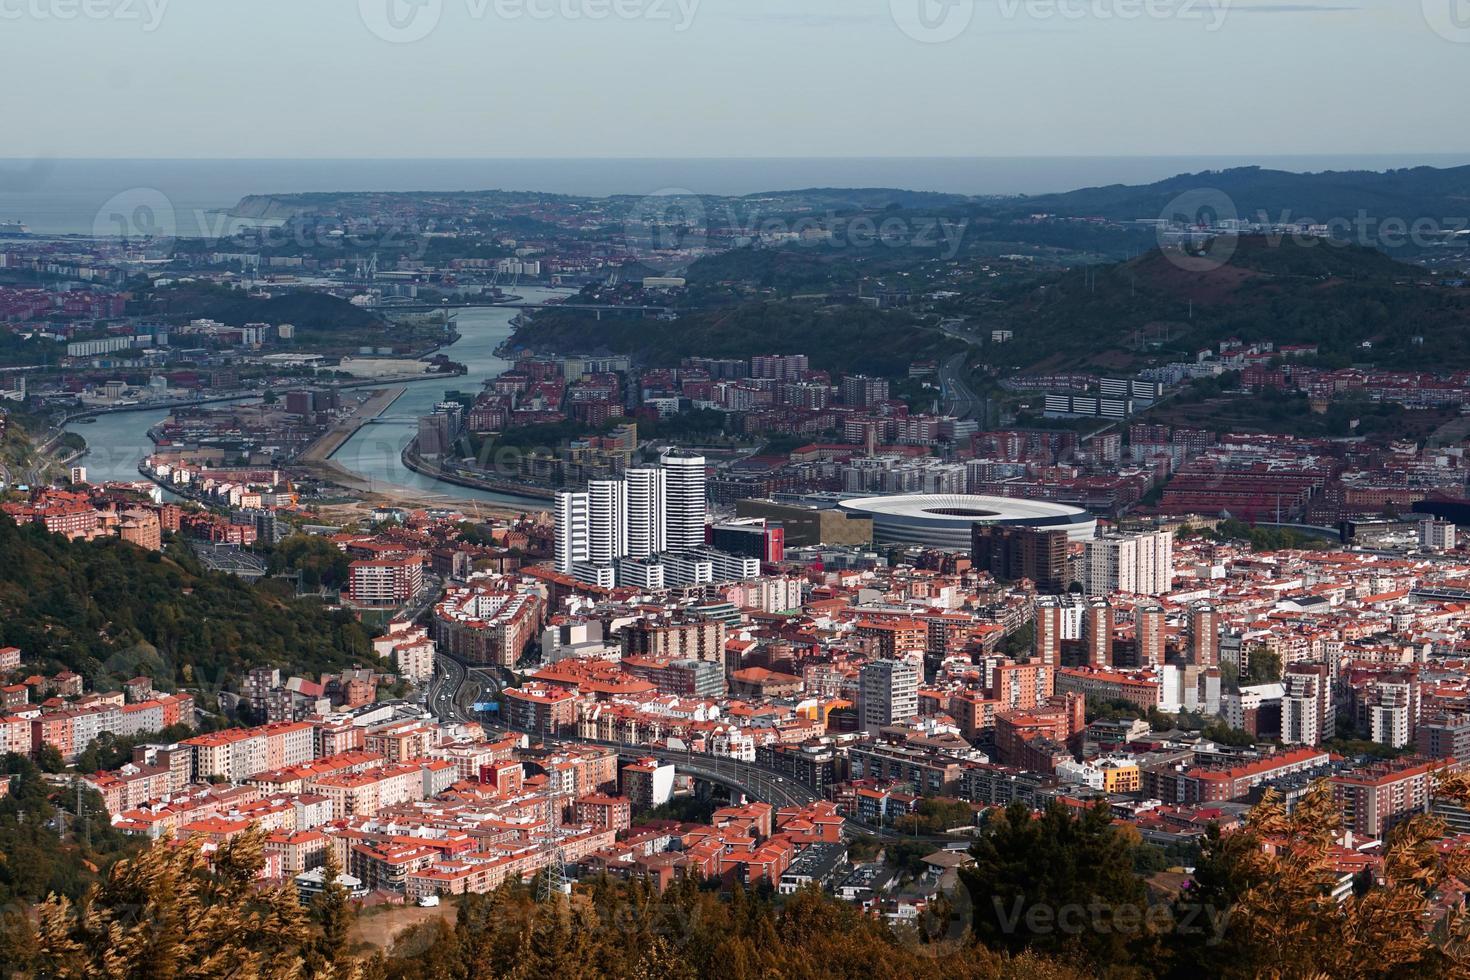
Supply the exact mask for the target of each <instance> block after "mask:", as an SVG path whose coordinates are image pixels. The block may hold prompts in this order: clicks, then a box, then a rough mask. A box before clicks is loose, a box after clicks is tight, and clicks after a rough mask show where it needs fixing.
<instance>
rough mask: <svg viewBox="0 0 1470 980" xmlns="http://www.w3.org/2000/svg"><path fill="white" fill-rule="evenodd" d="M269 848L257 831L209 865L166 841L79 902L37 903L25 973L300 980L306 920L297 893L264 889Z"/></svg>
mask: <svg viewBox="0 0 1470 980" xmlns="http://www.w3.org/2000/svg"><path fill="white" fill-rule="evenodd" d="M264 846H265V833H264V832H263V831H259V830H252V831H248V832H246V833H243V834H241V835H239V836H237V837H235V838H234V839H232V840H230V841H228V842H226V843H224V844H222V845H220V847H219V849H218V850H217V851H215V853H214V854H213V855H212V857H206V856H205V854H204V852H203V851H202V850H201V849H200V848H199V847H198V846H194V845H191V844H183V845H180V846H174V845H173V842H172V841H167V840H165V841H164V842H162V843H160V844H159V845H157V846H155V847H152V848H149V849H148V850H147V851H144V852H143V853H142V854H141V855H139V856H138V857H136V858H132V859H129V860H126V861H120V862H118V864H117V865H116V866H114V868H113V870H112V872H111V874H109V875H108V877H107V881H106V882H105V883H103V884H101V885H99V886H95V887H94V888H92V889H91V890H90V891H89V892H88V893H87V894H86V895H85V896H83V897H82V899H81V900H80V901H78V902H76V903H73V902H71V901H70V900H69V899H66V898H62V897H53V898H51V899H48V900H47V901H46V902H45V903H43V904H42V905H41V907H40V909H39V913H38V921H37V926H36V952H35V954H34V956H33V957H32V960H31V962H30V963H29V964H26V968H28V969H29V970H30V971H31V972H32V973H34V974H35V975H40V976H47V977H56V978H59V980H72V978H75V980H84V978H86V980H90V978H108V980H133V978H138V980H142V978H149V977H178V978H186V980H192V978H201V980H203V978H214V977H228V976H237V977H247V976H248V977H262V978H267V980H274V978H280V980H286V978H296V977H300V976H302V950H303V949H304V948H305V946H306V944H307V941H308V939H309V936H310V931H309V927H308V925H307V921H306V915H305V912H304V911H303V910H302V908H301V903H300V902H299V901H298V900H297V898H296V890H295V888H293V887H290V886H289V885H288V886H284V887H276V888H265V889H262V888H260V887H259V882H258V878H259V874H260V870H261V868H262V867H264V865H265V852H264ZM330 975H331V976H334V977H339V978H340V977H343V976H345V975H344V974H341V973H336V974H330Z"/></svg>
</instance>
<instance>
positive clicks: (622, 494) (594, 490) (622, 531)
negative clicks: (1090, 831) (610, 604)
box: [587, 480, 628, 565]
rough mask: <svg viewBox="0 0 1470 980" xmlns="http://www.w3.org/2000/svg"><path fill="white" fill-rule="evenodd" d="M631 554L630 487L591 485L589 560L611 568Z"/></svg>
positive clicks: (602, 482) (607, 482)
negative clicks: (629, 531)
mask: <svg viewBox="0 0 1470 980" xmlns="http://www.w3.org/2000/svg"><path fill="white" fill-rule="evenodd" d="M627 553H628V485H627V484H626V483H624V482H623V481H622V480H593V481H591V482H590V483H588V484H587V560H588V561H590V562H591V563H592V564H594V565H611V564H612V563H613V562H615V561H617V560H618V559H619V558H622V557H623V556H624V555H626V554H627Z"/></svg>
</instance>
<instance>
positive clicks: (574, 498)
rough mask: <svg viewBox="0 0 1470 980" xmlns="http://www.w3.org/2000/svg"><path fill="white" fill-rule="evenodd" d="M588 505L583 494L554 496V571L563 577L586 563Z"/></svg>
mask: <svg viewBox="0 0 1470 980" xmlns="http://www.w3.org/2000/svg"><path fill="white" fill-rule="evenodd" d="M588 505H589V500H588V496H587V494H585V493H559V494H557V495H556V570H557V571H558V572H561V573H562V574H563V575H570V574H572V570H573V568H574V567H575V566H576V565H577V564H578V563H585V562H586V561H587V557H588V545H589V542H588V535H587V530H588V527H587V526H588V519H587V517H588Z"/></svg>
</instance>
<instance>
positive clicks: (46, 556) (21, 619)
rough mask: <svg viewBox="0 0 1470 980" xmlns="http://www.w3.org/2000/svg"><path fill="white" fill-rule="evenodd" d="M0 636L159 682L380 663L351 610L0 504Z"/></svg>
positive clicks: (49, 656) (200, 683) (205, 683)
mask: <svg viewBox="0 0 1470 980" xmlns="http://www.w3.org/2000/svg"><path fill="white" fill-rule="evenodd" d="M0 558H3V560H0V646H16V647H20V648H21V649H22V650H24V651H25V652H26V654H27V656H28V658H29V659H30V660H33V661H39V662H41V663H42V664H44V666H45V668H46V669H47V670H48V671H55V670H58V669H61V668H65V669H69V670H74V671H76V672H77V673H79V674H82V675H83V676H84V677H86V678H88V679H89V680H91V681H96V680H97V679H99V678H103V677H106V678H108V679H110V680H112V681H114V682H117V681H121V680H126V679H128V678H129V677H135V676H138V675H139V674H147V675H149V676H151V677H153V678H154V680H155V681H156V682H157V684H158V686H159V687H160V688H161V689H165V690H173V689H175V688H182V687H189V688H195V689H198V688H201V687H202V688H204V689H207V690H212V689H217V688H219V687H222V686H226V685H228V684H230V683H231V682H233V681H234V680H235V679H237V678H239V677H240V676H241V675H242V674H243V673H244V672H245V671H246V670H248V669H249V668H251V667H256V666H278V667H281V668H282V669H285V670H289V671H292V672H299V673H303V674H310V675H312V676H316V675H318V674H320V673H322V672H323V671H334V670H341V669H343V668H345V667H350V666H352V665H355V664H356V665H362V666H373V667H381V666H382V664H381V663H380V662H379V661H378V659H377V657H376V656H375V655H374V654H373V652H372V648H371V645H370V644H369V642H368V637H367V634H366V633H364V632H363V629H362V627H361V625H359V624H358V623H357V622H356V621H355V620H354V619H353V618H352V617H351V616H350V615H348V614H346V613H331V612H327V611H325V610H324V609H322V608H321V607H320V606H317V605H313V604H312V603H310V602H305V601H302V600H298V599H295V598H294V597H293V596H292V593H291V590H290V588H289V587H287V588H284V589H283V588H282V587H281V583H271V582H264V583H260V584H257V585H249V584H246V583H245V582H243V581H242V580H240V579H238V578H234V577H232V576H229V575H224V574H222V573H218V572H206V571H204V570H203V569H202V568H201V567H200V566H199V565H198V563H197V562H196V561H195V560H194V558H193V556H192V555H190V554H189V553H188V552H187V551H186V550H184V549H182V548H181V547H178V546H171V547H170V550H169V552H168V554H166V555H163V554H157V553H153V552H147V551H143V550H141V549H138V548H135V547H133V546H132V545H128V544H124V543H123V542H121V541H117V540H103V541H92V542H81V541H78V542H72V541H67V540H66V539H65V538H63V537H60V536H57V535H52V534H48V533H46V532H45V531H44V530H43V529H42V528H40V527H38V526H36V525H26V526H25V527H23V528H22V527H17V526H16V524H15V522H14V521H12V520H11V519H10V518H9V517H8V516H6V515H3V514H0Z"/></svg>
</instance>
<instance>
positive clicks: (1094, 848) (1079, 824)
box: [960, 803, 1151, 976]
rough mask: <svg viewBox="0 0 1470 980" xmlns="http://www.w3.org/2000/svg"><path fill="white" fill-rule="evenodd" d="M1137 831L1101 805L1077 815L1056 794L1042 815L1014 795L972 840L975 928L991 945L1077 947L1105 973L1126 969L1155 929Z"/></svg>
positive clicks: (964, 874)
mask: <svg viewBox="0 0 1470 980" xmlns="http://www.w3.org/2000/svg"><path fill="white" fill-rule="evenodd" d="M1138 847H1139V839H1138V835H1137V833H1136V832H1134V831H1132V830H1131V829H1127V828H1119V827H1115V826H1114V825H1113V822H1112V817H1111V815H1110V814H1109V811H1108V808H1107V807H1106V806H1105V805H1098V806H1094V807H1091V808H1089V809H1087V810H1085V811H1084V812H1083V813H1081V814H1080V815H1076V816H1074V815H1073V814H1072V812H1071V811H1070V810H1068V809H1067V808H1066V807H1065V806H1063V805H1062V804H1060V803H1053V804H1052V805H1051V806H1050V807H1048V808H1047V809H1046V811H1045V812H1044V813H1043V814H1041V816H1040V817H1035V816H1034V815H1033V814H1032V812H1031V810H1030V809H1029V808H1028V807H1027V806H1026V805H1025V804H1023V803H1014V804H1012V805H1011V806H1010V807H1008V808H1007V809H1006V810H1005V811H1004V812H1002V813H1001V814H1000V815H999V816H997V817H995V818H994V819H993V820H992V821H991V822H990V824H989V825H988V827H987V828H986V833H985V835H984V836H983V837H981V839H980V840H979V841H978V842H976V844H975V846H974V847H973V848H972V849H971V854H972V855H973V856H974V858H975V866H974V867H972V868H962V869H961V870H960V880H961V882H962V883H963V884H964V886H965V888H967V889H968V890H969V894H970V899H971V902H972V903H973V906H974V909H975V919H974V926H973V929H974V937H975V939H976V941H978V942H980V943H983V944H984V945H985V946H987V947H990V948H991V949H998V950H1004V951H1007V952H1010V953H1013V954H1014V953H1020V952H1022V951H1028V950H1029V951H1032V952H1041V953H1045V954H1053V955H1059V954H1060V955H1068V956H1078V957H1081V958H1082V959H1083V960H1085V961H1086V962H1087V963H1088V965H1089V966H1090V967H1091V968H1092V969H1095V970H1096V971H1098V975H1101V976H1124V975H1129V974H1130V973H1131V972H1132V970H1131V969H1130V968H1128V967H1127V966H1125V964H1128V963H1129V962H1130V961H1132V960H1133V959H1134V957H1135V956H1138V955H1139V954H1141V953H1142V952H1143V948H1144V947H1146V946H1148V945H1149V943H1150V941H1151V940H1150V938H1149V936H1148V934H1147V932H1146V931H1145V930H1144V929H1143V928H1142V925H1143V916H1144V913H1145V912H1146V910H1147V908H1148V896H1147V892H1146V890H1145V888H1144V885H1143V882H1142V880H1140V879H1139V878H1138V877H1137V876H1136V875H1135V874H1134V873H1133V865H1134V860H1135V857H1134V854H1135V851H1136V850H1137V848H1138Z"/></svg>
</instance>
